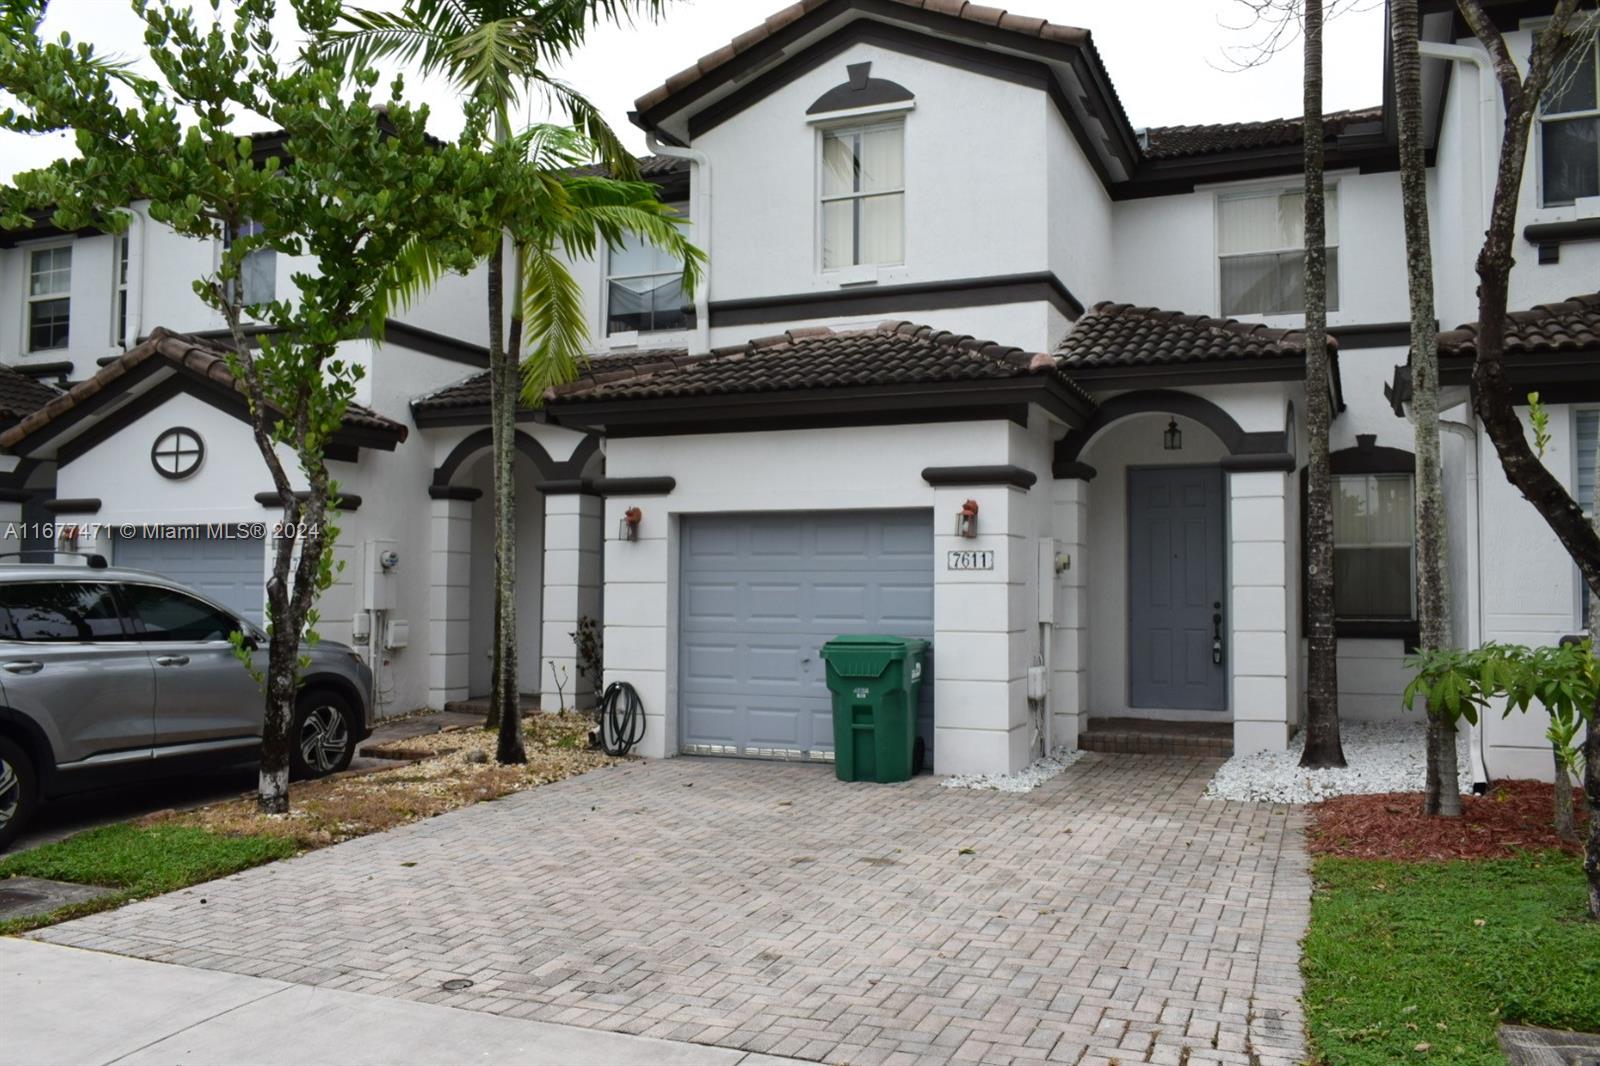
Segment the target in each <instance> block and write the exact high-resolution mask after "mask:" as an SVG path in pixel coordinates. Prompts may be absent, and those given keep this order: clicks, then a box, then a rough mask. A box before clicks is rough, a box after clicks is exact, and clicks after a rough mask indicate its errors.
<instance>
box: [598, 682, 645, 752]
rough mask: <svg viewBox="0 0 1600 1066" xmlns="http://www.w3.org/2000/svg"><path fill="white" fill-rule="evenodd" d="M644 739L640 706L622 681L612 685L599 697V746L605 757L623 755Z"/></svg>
mask: <svg viewBox="0 0 1600 1066" xmlns="http://www.w3.org/2000/svg"><path fill="white" fill-rule="evenodd" d="M643 737H644V704H643V703H641V702H640V700H639V693H638V692H636V691H635V690H634V687H633V686H632V685H630V684H628V683H627V682H626V681H613V682H611V684H609V685H607V686H606V691H605V695H603V696H601V697H600V746H601V747H602V748H604V749H605V753H606V754H607V755H626V754H628V752H629V751H631V750H633V746H634V745H635V744H637V743H639V741H640V740H641V739H643Z"/></svg>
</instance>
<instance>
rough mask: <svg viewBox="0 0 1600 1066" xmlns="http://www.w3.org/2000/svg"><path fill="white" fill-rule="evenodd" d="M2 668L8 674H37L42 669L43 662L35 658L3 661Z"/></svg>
mask: <svg viewBox="0 0 1600 1066" xmlns="http://www.w3.org/2000/svg"><path fill="white" fill-rule="evenodd" d="M4 669H5V671H6V673H8V674H37V673H38V672H39V671H40V670H43V669H44V663H42V662H39V661H38V660H37V659H24V660H22V661H20V662H10V663H5V664H4Z"/></svg>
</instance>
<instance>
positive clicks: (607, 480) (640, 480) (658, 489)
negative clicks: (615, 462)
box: [594, 477, 678, 496]
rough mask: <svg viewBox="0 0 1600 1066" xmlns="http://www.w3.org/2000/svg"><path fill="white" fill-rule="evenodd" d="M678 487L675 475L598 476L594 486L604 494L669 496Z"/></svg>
mask: <svg viewBox="0 0 1600 1066" xmlns="http://www.w3.org/2000/svg"><path fill="white" fill-rule="evenodd" d="M677 487H678V479H677V478H673V477H597V478H595V479H594V488H595V491H596V492H598V493H599V494H600V495H602V496H668V495H671V493H672V490H673V489H675V488H677Z"/></svg>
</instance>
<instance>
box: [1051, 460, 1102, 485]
mask: <svg viewBox="0 0 1600 1066" xmlns="http://www.w3.org/2000/svg"><path fill="white" fill-rule="evenodd" d="M1050 476H1051V477H1053V478H1055V479H1056V480H1057V481H1093V480H1094V479H1095V478H1097V477H1099V476H1100V471H1098V470H1096V469H1095V468H1094V467H1092V466H1090V465H1089V464H1088V463H1080V462H1078V461H1077V460H1073V461H1071V462H1066V463H1060V462H1058V463H1055V464H1052V466H1051V468H1050Z"/></svg>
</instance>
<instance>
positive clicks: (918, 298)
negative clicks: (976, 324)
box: [710, 270, 1084, 326]
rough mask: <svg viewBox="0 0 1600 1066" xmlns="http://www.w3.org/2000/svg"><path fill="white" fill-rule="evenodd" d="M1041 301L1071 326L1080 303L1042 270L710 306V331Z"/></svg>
mask: <svg viewBox="0 0 1600 1066" xmlns="http://www.w3.org/2000/svg"><path fill="white" fill-rule="evenodd" d="M1033 301H1045V302H1047V303H1049V304H1051V305H1052V306H1053V307H1055V308H1056V310H1058V311H1060V312H1061V313H1062V314H1063V315H1065V316H1066V317H1067V318H1069V319H1072V320H1073V321H1077V319H1078V318H1079V317H1080V316H1081V315H1082V314H1083V310H1084V308H1083V302H1082V301H1081V300H1079V299H1078V298H1077V297H1076V296H1074V295H1073V294H1072V290H1070V289H1068V288H1067V286H1066V285H1065V284H1064V283H1063V282H1062V281H1061V279H1060V278H1058V277H1056V275H1055V274H1054V273H1052V272H1050V271H1048V270H1044V271H1036V272H1034V273H1028V274H1000V275H994V276H990V277H982V278H956V279H952V280H949V281H925V282H917V283H915V284H911V285H884V286H876V285H873V286H861V287H859V288H849V289H837V290H829V291H827V292H801V293H790V294H788V295H784V296H763V297H756V298H752V299H745V300H718V301H715V302H713V303H712V304H711V305H710V317H711V325H713V326H757V325H765V324H767V323H770V322H787V321H793V320H798V319H807V318H835V317H838V316H841V315H868V314H880V313H881V314H908V313H912V312H917V311H938V310H946V309H950V308H964V307H993V306H996V305H998V304H1015V303H1030V302H1033Z"/></svg>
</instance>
